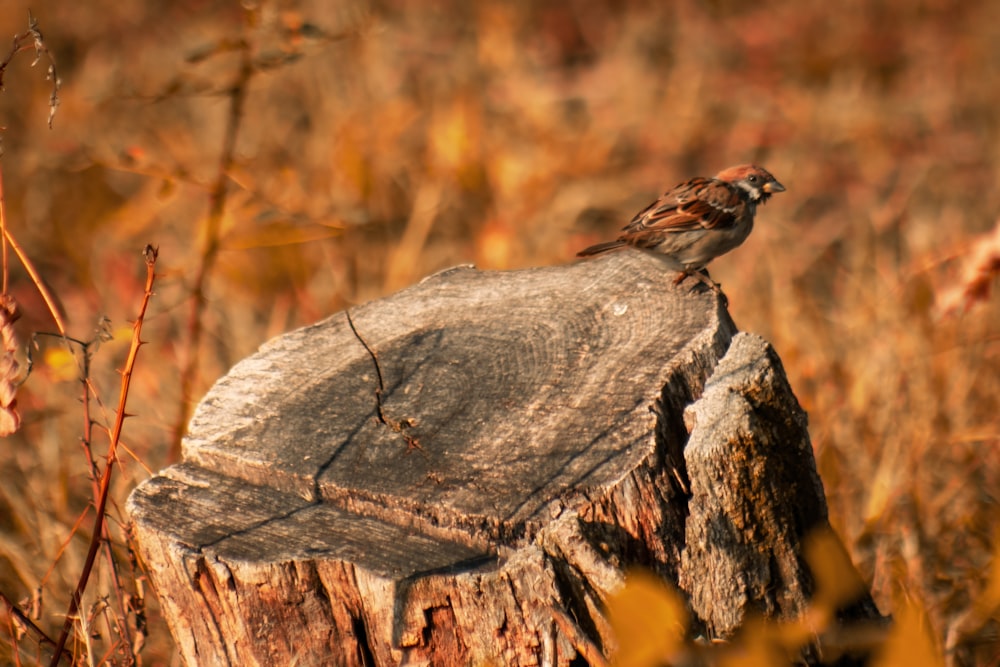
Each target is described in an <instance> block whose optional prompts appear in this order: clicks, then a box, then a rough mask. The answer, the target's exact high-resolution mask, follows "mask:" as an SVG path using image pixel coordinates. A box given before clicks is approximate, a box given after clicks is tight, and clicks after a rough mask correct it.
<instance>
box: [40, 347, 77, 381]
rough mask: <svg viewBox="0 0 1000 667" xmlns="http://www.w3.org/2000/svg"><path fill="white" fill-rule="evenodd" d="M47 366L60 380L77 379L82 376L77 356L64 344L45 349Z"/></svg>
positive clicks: (54, 376) (53, 375)
mask: <svg viewBox="0 0 1000 667" xmlns="http://www.w3.org/2000/svg"><path fill="white" fill-rule="evenodd" d="M44 359H45V367H46V368H48V369H49V372H50V373H52V377H53V378H54V379H55V380H57V381H59V382H65V381H67V380H77V379H79V377H80V367H79V366H77V363H76V357H74V356H73V354H72V353H71V352H70V351H69V350H67V349H66V348H65V347H62V346H53V347H50V348H47V349H46V350H45V355H44Z"/></svg>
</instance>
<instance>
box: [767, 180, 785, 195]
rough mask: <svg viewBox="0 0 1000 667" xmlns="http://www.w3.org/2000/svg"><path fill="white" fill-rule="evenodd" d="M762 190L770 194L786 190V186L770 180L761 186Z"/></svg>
mask: <svg viewBox="0 0 1000 667" xmlns="http://www.w3.org/2000/svg"><path fill="white" fill-rule="evenodd" d="M761 190H763V191H764V192H766V193H767V194H769V195H770V194H774V193H775V192H784V191H785V186H784V185H782V184H781V183H779V182H778V181H768V182H767V183H765V184H764V185H763V187H761Z"/></svg>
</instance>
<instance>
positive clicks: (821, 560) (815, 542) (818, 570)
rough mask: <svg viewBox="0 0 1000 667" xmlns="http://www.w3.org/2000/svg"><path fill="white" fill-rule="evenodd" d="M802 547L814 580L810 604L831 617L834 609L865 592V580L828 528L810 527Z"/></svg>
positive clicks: (841, 544) (837, 538) (834, 534)
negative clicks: (815, 528)
mask: <svg viewBox="0 0 1000 667" xmlns="http://www.w3.org/2000/svg"><path fill="white" fill-rule="evenodd" d="M803 548H804V551H805V557H806V562H807V563H809V569H810V571H811V572H812V575H813V578H814V579H815V580H816V594H815V597H814V599H813V604H814V606H815V607H817V608H818V609H821V610H822V611H823V612H825V615H827V616H828V618H830V619H832V618H833V613H834V612H835V611H837V609H839V608H841V607H843V606H844V605H846V604H848V603H851V602H854V601H855V600H857V599H858V598H859V597H861V596H862V595H863V594H864V593H865V591H866V590H867V588H866V587H865V583H864V581H862V580H861V576H860V575H859V574H858V572H857V570H855V569H854V565H853V564H852V563H851V558H850V556H848V555H847V550H846V549H844V545H843V543H841V541H840V538H839V537H837V535H836V533H834V532H833V530H832V529H830V528H820V529H817V530H814V531H813V532H811V533H810V534H809V535H808V537H807V538H806V540H805V544H804V545H803Z"/></svg>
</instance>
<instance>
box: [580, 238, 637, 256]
mask: <svg viewBox="0 0 1000 667" xmlns="http://www.w3.org/2000/svg"><path fill="white" fill-rule="evenodd" d="M624 245H625V242H624V241H605V242H604V243H598V244H597V245H592V246H590V247H589V248H584V249H583V250H581V251H580V252H578V253H576V256H577V257H590V256H591V255H600V254H601V253H602V252H608V251H609V250H615V249H617V248H621V247H622V246H624Z"/></svg>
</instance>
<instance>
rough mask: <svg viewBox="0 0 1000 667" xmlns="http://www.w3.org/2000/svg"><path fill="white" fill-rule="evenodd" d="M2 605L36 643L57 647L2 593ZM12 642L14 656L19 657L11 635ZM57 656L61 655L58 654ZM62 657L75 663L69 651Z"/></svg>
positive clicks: (55, 661) (0, 595) (0, 603)
mask: <svg viewBox="0 0 1000 667" xmlns="http://www.w3.org/2000/svg"><path fill="white" fill-rule="evenodd" d="M0 605H2V606H3V608H4V609H5V610H6V611H7V613H8V614H9V615H10V617H11V619H13V620H15V621H16V622H17V624H18V626H20V628H21V629H22V630H23V631H25V632H27V633H28V634H30V635H31V636H33V637H34V638H35V639H36V641H38V643H39V644H44V645H46V646H48V647H51V648H54V647H55V645H56V643H55V642H54V641H53V640H52V638H51V637H49V636H48V635H47V634H45V631H44V630H42V629H41V628H40V627H38V626H37V625H35V623H34V621H32V620H31V619H30V618H28V616H27V614H25V613H24V612H23V611H21V610H20V609H18V607H17V605H16V604H14V603H13V602H11V601H10V599H9V598H8V597H7V596H6V595H4V594H3V593H0ZM11 641H12V647H13V649H14V655H15V656H17V655H18V653H17V647H16V645H14V641H15V639H14V636H13V635H11ZM55 655H59V654H58V653H56V654H55ZM62 656H63V657H64V658H68V659H69V660H70V662H72V661H73V655H72V654H71V653H70V652H69V651H63V652H62ZM53 660H54V663H53V664H55V663H57V662H58V661H57V660H55V659H53Z"/></svg>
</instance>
